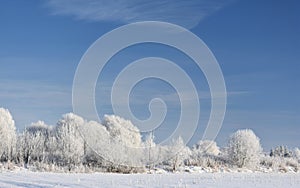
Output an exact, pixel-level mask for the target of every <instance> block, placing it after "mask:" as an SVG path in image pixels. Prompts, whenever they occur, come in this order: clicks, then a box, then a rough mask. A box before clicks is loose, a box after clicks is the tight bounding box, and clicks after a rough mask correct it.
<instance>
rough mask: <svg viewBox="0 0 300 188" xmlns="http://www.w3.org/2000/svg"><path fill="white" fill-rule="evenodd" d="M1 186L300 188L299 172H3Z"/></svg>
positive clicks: (0, 176)
mask: <svg viewBox="0 0 300 188" xmlns="http://www.w3.org/2000/svg"><path fill="white" fill-rule="evenodd" d="M0 187H4V188H5V187H57V188H58V187H80V188H81V187H204V188H206V187H207V188H210V187H244V188H247V187H264V188H265V187H289V188H293V187H295V188H296V187H300V174H299V173H241V172H240V173H164V174H111V173H93V174H75V173H74V174H71V173H70V174H68V173H49V172H30V171H25V170H24V171H18V172H16V171H15V172H2V173H0Z"/></svg>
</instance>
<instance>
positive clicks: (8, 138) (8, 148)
mask: <svg viewBox="0 0 300 188" xmlns="http://www.w3.org/2000/svg"><path fill="white" fill-rule="evenodd" d="M15 148H16V127H15V122H14V120H13V118H12V116H11V114H10V112H9V111H8V110H7V109H4V108H0V160H1V161H10V160H12V158H13V157H14V153H15Z"/></svg>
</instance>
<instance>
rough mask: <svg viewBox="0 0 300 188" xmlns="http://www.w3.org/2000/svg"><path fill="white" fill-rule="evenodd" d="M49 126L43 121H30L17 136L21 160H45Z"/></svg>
mask: <svg viewBox="0 0 300 188" xmlns="http://www.w3.org/2000/svg"><path fill="white" fill-rule="evenodd" d="M50 134H51V127H49V126H48V125H46V124H45V123H44V122H43V121H38V122H36V123H32V124H31V125H30V126H29V127H27V128H26V129H25V130H24V132H23V133H22V134H21V135H19V138H18V148H19V149H18V153H19V155H21V156H22V161H23V162H24V163H25V164H28V163H30V162H31V160H32V161H38V162H46V161H45V160H46V159H47V157H48V156H49V153H50V152H51V151H50V145H49V137H50Z"/></svg>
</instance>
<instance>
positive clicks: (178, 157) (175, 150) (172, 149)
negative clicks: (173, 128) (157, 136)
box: [167, 137, 191, 171]
mask: <svg viewBox="0 0 300 188" xmlns="http://www.w3.org/2000/svg"><path fill="white" fill-rule="evenodd" d="M190 154H191V151H190V149H189V148H188V147H187V146H186V145H185V143H184V141H183V139H182V138H181V137H179V138H178V139H175V140H172V142H171V144H170V145H169V146H168V149H167V159H168V160H167V164H168V165H170V166H171V168H172V170H173V171H176V170H177V169H178V167H180V166H182V165H184V163H185V161H186V160H187V159H188V157H189V156H190Z"/></svg>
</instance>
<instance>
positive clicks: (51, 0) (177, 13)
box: [47, 0, 232, 28]
mask: <svg viewBox="0 0 300 188" xmlns="http://www.w3.org/2000/svg"><path fill="white" fill-rule="evenodd" d="M231 1H232V0H186V1H183V0H152V1H149V0H48V3H47V4H48V5H49V6H50V7H51V8H52V9H53V13H54V14H59V15H72V16H75V17H76V18H79V19H84V20H91V21H121V22H124V23H131V22H137V21H166V22H171V23H175V24H178V25H181V26H184V27H186V28H193V27H195V26H196V25H198V23H199V22H200V21H201V20H202V19H203V18H204V17H206V16H207V15H210V14H212V13H213V12H215V11H217V10H219V9H220V8H222V7H223V6H225V5H226V4H227V3H229V2H231Z"/></svg>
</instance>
